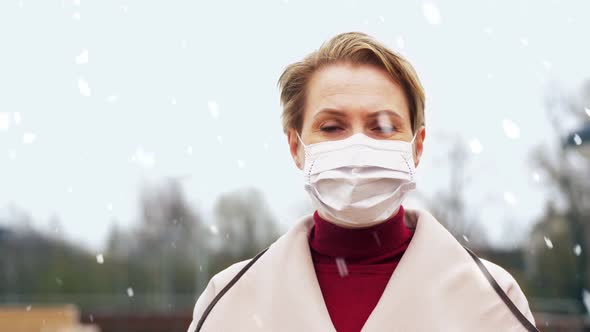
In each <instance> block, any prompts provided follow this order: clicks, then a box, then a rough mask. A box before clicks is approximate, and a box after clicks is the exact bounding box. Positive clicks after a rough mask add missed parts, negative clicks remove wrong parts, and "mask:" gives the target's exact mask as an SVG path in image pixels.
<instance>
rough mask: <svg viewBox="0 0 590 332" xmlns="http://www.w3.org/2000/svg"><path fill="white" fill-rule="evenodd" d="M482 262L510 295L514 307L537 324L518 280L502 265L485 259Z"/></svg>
mask: <svg viewBox="0 0 590 332" xmlns="http://www.w3.org/2000/svg"><path fill="white" fill-rule="evenodd" d="M481 261H482V262H483V263H484V265H485V267H486V268H487V269H488V270H489V271H490V273H491V274H492V276H493V277H494V279H496V282H497V283H498V285H500V287H502V289H503V290H504V293H506V295H508V297H509V298H510V300H511V301H512V302H513V303H514V305H516V307H517V308H518V310H520V312H521V313H522V314H523V315H524V316H525V317H526V318H528V320H529V321H530V322H531V323H533V324H535V319H534V317H533V314H532V312H531V309H530V307H529V302H528V300H527V298H526V296H525V294H524V292H523V291H522V289H521V288H520V286H519V285H518V282H517V281H516V279H514V277H513V276H512V275H511V274H510V273H509V272H508V271H506V270H505V269H504V268H503V267H501V266H500V265H498V264H495V263H492V262H490V261H488V260H485V259H481Z"/></svg>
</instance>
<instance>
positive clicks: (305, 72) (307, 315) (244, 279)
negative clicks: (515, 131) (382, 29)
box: [189, 33, 535, 332]
mask: <svg viewBox="0 0 590 332" xmlns="http://www.w3.org/2000/svg"><path fill="white" fill-rule="evenodd" d="M279 86H280V89H281V102H282V105H283V108H284V110H283V116H282V118H283V128H284V131H285V133H286V135H287V139H288V143H289V148H290V152H291V155H292V157H293V161H294V162H295V164H296V165H297V167H298V168H299V169H301V170H302V171H303V182H304V186H305V189H306V191H307V192H308V193H309V194H310V197H311V199H312V201H313V203H314V206H315V207H316V211H315V212H314V214H313V215H308V216H304V217H303V218H301V219H300V220H298V221H297V222H296V223H295V225H294V226H293V227H292V228H291V229H290V230H289V231H288V232H287V233H286V234H284V235H283V236H281V237H280V238H279V239H278V240H276V241H275V242H274V243H273V244H272V245H270V247H269V248H267V249H266V250H265V251H263V252H261V253H260V254H258V255H257V256H256V257H254V258H253V259H248V260H244V261H241V262H238V263H235V264H233V265H231V266H230V267H228V268H226V269H225V270H223V271H221V272H219V273H218V274H216V275H215V276H214V277H213V278H212V279H211V280H210V281H209V284H208V285H207V287H206V289H205V290H204V292H203V293H202V294H201V296H200V297H199V299H198V300H197V303H196V305H195V309H194V316H193V322H192V323H191V325H190V327H189V332H193V331H297V332H300V331H322V332H328V331H351V332H352V331H355V332H358V331H365V332H369V331H375V332H377V331H527V330H529V331H534V330H535V328H534V325H533V324H534V319H533V316H532V314H531V311H530V309H529V307H528V302H527V300H526V298H525V296H524V294H523V293H522V291H521V290H520V288H519V286H518V284H517V283H516V281H515V280H514V278H512V276H511V275H510V274H509V273H508V272H506V271H505V270H504V269H502V268H501V267H499V266H497V265H495V264H493V263H490V262H488V261H484V260H479V258H477V256H475V255H474V254H473V253H471V252H470V251H468V250H466V249H465V248H463V247H462V246H461V244H459V243H458V242H457V241H456V240H455V239H454V237H453V236H451V235H450V234H449V232H448V231H447V230H445V229H444V228H443V227H442V226H441V225H440V224H439V223H438V222H437V221H436V220H435V218H434V217H433V216H432V215H430V214H429V213H428V212H426V211H423V210H413V209H404V207H403V206H402V205H401V203H402V201H403V199H404V196H405V194H406V193H407V192H408V191H410V190H412V189H414V188H415V182H414V177H415V173H416V168H417V167H418V165H419V163H420V157H421V155H422V150H423V143H424V139H425V137H426V130H425V127H424V100H425V98H424V92H423V89H422V86H421V84H420V82H419V80H418V77H417V75H416V73H415V72H414V70H413V68H412V66H411V65H410V64H409V63H408V62H407V61H406V60H404V59H403V58H401V57H400V56H399V55H397V54H395V53H393V52H392V51H391V50H389V49H387V48H385V47H384V46H383V45H382V44H380V43H379V42H377V41H375V40H374V39H373V38H371V37H370V36H368V35H366V34H363V33H344V34H340V35H337V36H335V37H334V38H332V39H331V40H329V41H327V42H326V43H324V44H323V45H322V46H321V47H320V49H319V50H317V51H315V52H313V53H311V54H310V55H308V56H307V57H305V58H304V59H303V60H302V61H301V62H297V63H294V64H291V65H290V66H288V67H287V68H286V70H285V71H284V73H283V74H282V75H281V77H280V79H279Z"/></svg>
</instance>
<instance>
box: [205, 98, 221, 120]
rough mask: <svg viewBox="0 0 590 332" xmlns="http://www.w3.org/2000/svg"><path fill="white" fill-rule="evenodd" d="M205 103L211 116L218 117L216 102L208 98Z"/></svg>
mask: <svg viewBox="0 0 590 332" xmlns="http://www.w3.org/2000/svg"><path fill="white" fill-rule="evenodd" d="M207 105H208V107H209V113H210V114H211V117H213V118H217V117H219V106H218V105H217V102H216V101H214V100H209V102H208V103H207Z"/></svg>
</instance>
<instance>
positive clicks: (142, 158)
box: [131, 146, 156, 168]
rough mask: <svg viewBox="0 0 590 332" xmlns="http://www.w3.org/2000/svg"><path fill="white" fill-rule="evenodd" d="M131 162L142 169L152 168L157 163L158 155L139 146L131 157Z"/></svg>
mask: <svg viewBox="0 0 590 332" xmlns="http://www.w3.org/2000/svg"><path fill="white" fill-rule="evenodd" d="M131 161H133V162H135V163H136V164H138V165H139V166H141V167H144V168H152V167H154V165H155V163H156V154H155V153H154V152H149V151H145V150H144V149H143V147H142V146H138V147H137V148H136V149H135V153H134V154H133V155H132V156H131Z"/></svg>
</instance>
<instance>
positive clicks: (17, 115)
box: [12, 112, 22, 126]
mask: <svg viewBox="0 0 590 332" xmlns="http://www.w3.org/2000/svg"><path fill="white" fill-rule="evenodd" d="M12 118H13V120H14V124H15V125H17V126H18V125H19V124H20V123H21V121H22V118H21V116H20V112H14V113H12Z"/></svg>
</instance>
